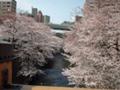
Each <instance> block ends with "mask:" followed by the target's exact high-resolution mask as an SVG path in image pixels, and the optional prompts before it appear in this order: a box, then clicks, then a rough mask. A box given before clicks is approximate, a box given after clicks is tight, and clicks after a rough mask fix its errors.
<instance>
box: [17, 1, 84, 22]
mask: <svg viewBox="0 0 120 90" xmlns="http://www.w3.org/2000/svg"><path fill="white" fill-rule="evenodd" d="M16 1H17V10H18V11H20V10H24V11H28V12H31V8H32V7H35V8H38V9H39V10H41V11H42V13H43V15H49V16H50V17H51V22H52V23H62V22H63V21H73V20H74V19H73V17H74V15H75V11H77V12H78V7H80V8H83V5H84V0H16Z"/></svg>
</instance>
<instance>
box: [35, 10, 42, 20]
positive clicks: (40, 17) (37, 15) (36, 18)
mask: <svg viewBox="0 0 120 90" xmlns="http://www.w3.org/2000/svg"><path fill="white" fill-rule="evenodd" d="M35 20H36V21H37V22H43V14H42V12H41V11H39V12H37V14H36V15H35Z"/></svg>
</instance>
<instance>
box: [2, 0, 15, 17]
mask: <svg viewBox="0 0 120 90" xmlns="http://www.w3.org/2000/svg"><path fill="white" fill-rule="evenodd" d="M16 4H17V2H16V1H15V0H0V14H1V15H5V14H8V13H16Z"/></svg>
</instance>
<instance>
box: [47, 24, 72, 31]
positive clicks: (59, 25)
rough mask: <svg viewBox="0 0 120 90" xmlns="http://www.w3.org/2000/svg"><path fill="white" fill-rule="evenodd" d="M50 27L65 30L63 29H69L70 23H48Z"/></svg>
mask: <svg viewBox="0 0 120 90" xmlns="http://www.w3.org/2000/svg"><path fill="white" fill-rule="evenodd" d="M48 26H50V27H51V28H52V29H56V30H57V29H58V30H65V31H70V26H71V25H64V24H48Z"/></svg>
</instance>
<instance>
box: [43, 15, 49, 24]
mask: <svg viewBox="0 0 120 90" xmlns="http://www.w3.org/2000/svg"><path fill="white" fill-rule="evenodd" d="M43 22H44V23H45V24H48V23H50V16H48V15H44V18H43Z"/></svg>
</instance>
